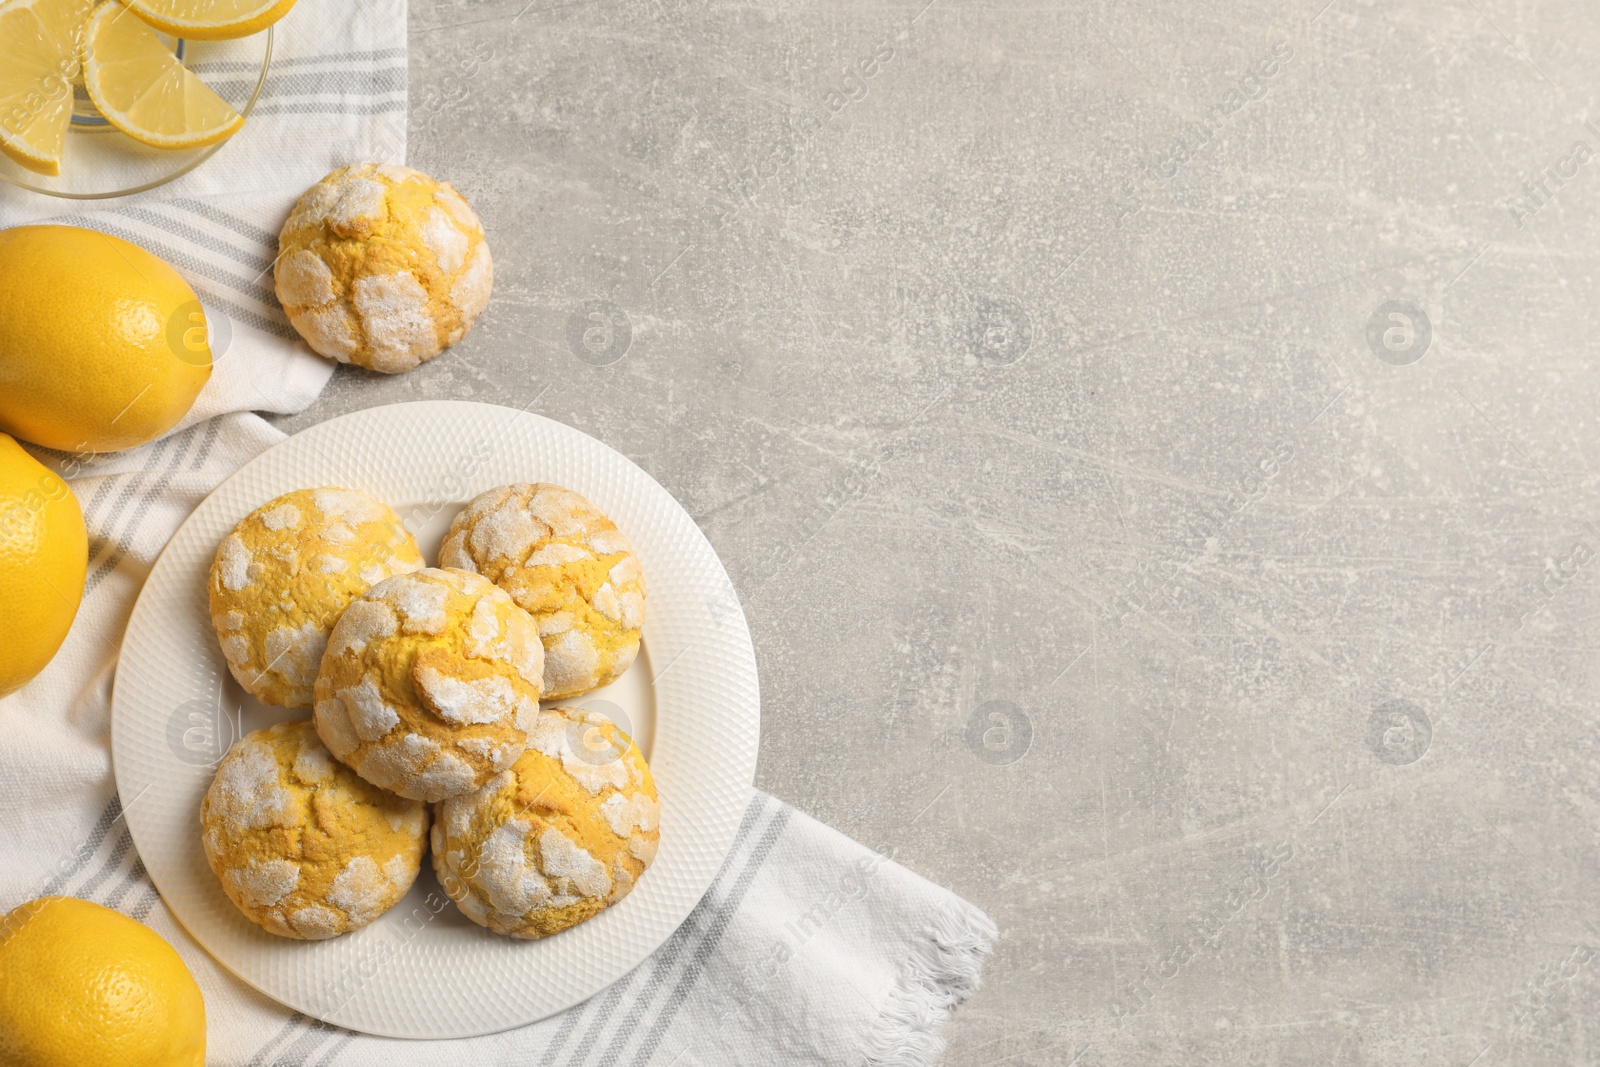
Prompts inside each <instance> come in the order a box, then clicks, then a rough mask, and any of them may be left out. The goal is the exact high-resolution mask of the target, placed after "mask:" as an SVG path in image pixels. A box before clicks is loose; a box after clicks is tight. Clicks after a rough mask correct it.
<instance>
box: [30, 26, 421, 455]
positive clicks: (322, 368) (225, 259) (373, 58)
mask: <svg viewBox="0 0 1600 1067" xmlns="http://www.w3.org/2000/svg"><path fill="white" fill-rule="evenodd" d="M406 5H407V0H359V2H352V0H300V3H299V4H297V5H296V6H295V8H294V10H293V11H291V12H290V13H289V15H288V16H287V17H286V18H285V19H284V20H283V21H281V22H279V23H278V25H277V26H276V27H275V28H274V40H275V46H274V51H273V61H272V66H271V70H270V72H269V75H268V79H267V84H266V86H265V88H264V89H263V91H262V95H261V99H260V102H259V103H258V104H257V105H256V109H255V111H254V112H253V113H252V114H251V115H250V119H249V121H248V122H247V123H246V124H245V127H244V129H243V130H241V131H240V132H239V133H238V134H237V135H236V136H235V137H234V138H233V139H232V140H230V141H229V142H228V143H227V144H226V145H224V146H223V148H222V149H221V150H220V151H219V152H218V153H217V154H216V155H215V156H213V157H212V158H211V159H209V160H207V161H206V162H205V163H204V164H202V165H201V166H200V167H199V168H198V169H196V170H195V171H193V172H192V173H190V174H187V175H185V176H184V177H182V178H179V179H178V180H177V181H175V182H173V183H171V184H169V185H165V186H162V187H160V188H158V189H153V190H151V191H150V192H148V193H143V194H140V195H138V196H132V197H125V198H122V199H118V200H113V201H88V202H83V203H75V202H73V201H67V200H59V199H55V198H52V197H47V196H43V195H40V194H38V193H33V192H27V191H24V190H21V189H17V188H14V187H12V186H9V185H5V184H0V228H6V227H10V226H17V225H21V224H24V223H35V222H51V223H62V224H66V225H71V226H82V227H86V228H89V229H94V230H99V231H101V232H104V233H109V234H112V235H115V236H117V237H122V238H125V239H127V240H129V241H132V242H133V243H134V244H137V245H140V246H141V247H143V248H145V249H146V250H148V251H150V252H152V253H154V254H155V255H157V256H160V257H161V258H162V259H164V260H166V261H167V262H168V263H171V264H172V265H173V266H174V267H177V268H178V269H179V270H180V271H182V272H183V274H184V275H185V277H186V278H188V280H189V283H190V284H191V285H192V286H193V287H194V289H195V293H196V295H198V296H199V298H200V301H201V303H202V304H203V305H204V307H205V315H206V319H207V320H209V325H210V327H211V339H212V347H213V353H214V355H215V356H216V359H217V363H216V371H215V372H214V373H213V375H212V378H211V381H210V382H209V383H208V384H207V386H206V388H205V390H204V391H203V392H202V393H201V395H200V399H199V400H198V402H197V403H196V404H195V406H194V409H193V410H192V411H191V412H190V413H189V416H188V418H186V419H185V420H184V422H183V423H182V424H181V425H180V427H179V429H184V428H187V427H188V426H192V425H194V424H196V423H199V422H203V421H204V420H206V419H209V418H211V417H213V416H215V415H218V414H222V413H225V412H230V411H273V412H292V411H299V410H302V409H303V408H305V407H306V405H308V404H309V403H311V401H312V399H314V398H315V397H316V395H317V394H318V393H319V392H320V391H321V390H322V387H323V386H324V385H325V384H327V381H328V378H329V376H330V375H331V374H332V373H333V365H332V364H331V363H329V362H328V361H327V360H324V359H320V358H318V357H316V356H315V355H313V354H312V353H311V352H310V350H309V349H307V348H306V347H305V346H304V345H301V344H299V343H298V339H297V338H296V336H295V332H294V329H293V328H292V327H291V326H290V325H289V321H288V319H287V318H286V317H285V316H284V314H283V309H282V308H280V307H279V306H278V302H277V299H276V298H275V297H274V295H273V278H272V267H273V261H274V257H276V255H277V253H278V228H279V226H280V225H281V224H282V222H283V220H284V219H285V218H286V217H287V216H288V214H289V209H290V207H291V206H293V204H294V202H295V200H296V199H297V198H298V197H299V196H300V195H301V194H302V193H303V192H305V190H306V189H308V188H309V187H310V186H311V185H313V184H314V183H315V182H317V181H318V180H319V179H321V178H322V177H323V175H325V174H327V173H328V172H329V171H331V170H334V169H336V168H338V167H342V166H345V165H346V164H349V163H359V162H379V163H403V162H404V161H405V153H406V107H407V84H408V77H407V73H408V72H407V67H406V64H407V57H408V50H407V43H406V15H407V6H406ZM257 47H259V46H258V45H254V44H252V45H250V46H249V49H250V50H253V49H255V48H257ZM244 48H246V46H244V45H240V44H233V43H229V42H221V43H218V44H212V45H203V46H201V49H200V52H199V53H198V55H199V58H198V59H197V61H196V62H195V63H194V64H193V66H194V69H195V70H196V71H197V72H198V73H200V75H201V76H202V77H203V78H205V79H206V80H207V81H208V82H210V83H211V84H213V85H215V86H217V87H218V88H223V87H224V86H223V83H225V82H227V81H229V80H232V79H241V78H242V79H248V80H249V81H250V82H251V84H252V85H253V84H254V81H255V79H256V77H257V76H258V74H257V72H259V69H260V67H259V62H252V61H245V60H242V59H238V58H230V56H231V52H230V50H239V49H244ZM97 136H100V135H97ZM103 136H108V137H120V136H121V134H115V133H112V134H105V135H103ZM67 162H68V163H69V164H70V162H71V160H70V158H69V159H68V161H67ZM108 187H115V186H114V184H113V185H110V186H108ZM196 325H199V324H198V323H197V324H196Z"/></svg>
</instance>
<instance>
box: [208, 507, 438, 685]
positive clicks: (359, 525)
mask: <svg viewBox="0 0 1600 1067" xmlns="http://www.w3.org/2000/svg"><path fill="white" fill-rule="evenodd" d="M422 566H423V560H422V552H421V550H419V549H418V548H417V541H416V538H414V537H412V536H411V533H410V532H409V531H408V530H407V529H406V528H405V526H404V525H403V524H402V523H401V522H400V517H399V516H398V515H396V514H395V513H394V511H393V510H392V509H390V508H389V506H388V505H387V504H383V503H381V502H379V501H377V500H374V499H373V498H372V497H370V496H368V495H367V494H365V493H362V492H358V491H356V490H354V489H340V488H337V487H328V488H322V489H301V490H297V491H295V492H293V493H287V494H285V495H283V496H280V497H278V498H277V499H276V500H273V501H270V502H269V503H267V504H265V505H263V506H262V507H259V508H257V509H256V510H255V511H252V512H251V513H250V514H249V515H247V516H246V517H245V519H244V521H242V522H240V523H239V525H237V526H235V527H234V528H233V531H232V532H231V533H229V534H228V536H227V537H225V538H223V540H222V544H221V545H219V546H218V547H217V555H216V559H215V561H214V562H213V563H212V565H211V577H210V581H209V583H208V587H209V591H210V600H211V621H212V623H213V625H214V626H215V627H216V630H217V638H218V640H219V641H220V642H221V644H222V654H223V656H224V657H225V658H226V659H227V661H228V669H229V670H230V671H231V672H232V673H233V676H234V678H236V679H238V681H239V684H240V685H242V686H244V688H245V690H246V691H248V692H249V693H250V694H251V695H252V696H254V697H256V698H257V699H258V700H261V701H263V702H265V703H267V704H278V705H282V706H284V707H291V708H303V707H310V706H311V702H312V687H313V685H314V683H315V682H316V680H317V670H318V668H319V666H320V665H321V663H322V652H323V648H324V646H325V645H326V644H327V641H328V634H329V632H330V631H332V629H333V624H334V622H335V621H336V620H337V619H338V618H339V614H340V612H342V611H344V609H345V607H346V606H347V605H348V604H349V603H350V602H351V601H352V600H354V599H355V598H356V597H358V596H360V595H361V594H362V593H364V592H366V591H367V589H368V588H369V587H370V586H372V585H374V584H376V583H377V582H381V581H383V580H384V579H385V578H388V577H390V576H391V575H395V574H406V573H409V572H411V571H415V570H420V569H421V568H422Z"/></svg>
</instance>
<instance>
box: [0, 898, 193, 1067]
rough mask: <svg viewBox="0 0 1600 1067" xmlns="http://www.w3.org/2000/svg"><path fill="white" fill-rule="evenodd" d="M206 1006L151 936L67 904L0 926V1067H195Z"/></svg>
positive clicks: (17, 915)
mask: <svg viewBox="0 0 1600 1067" xmlns="http://www.w3.org/2000/svg"><path fill="white" fill-rule="evenodd" d="M205 1062H206V1006H205V1001H204V1000H203V999H202V998H201V995H200V987H199V986H198V985H197V984H195V980H194V976H193V975H192V974H190V973H189V968H188V967H186V966H184V963H183V960H182V959H181V958H180V957H179V956H178V954H177V952H175V951H173V948H172V946H171V945H169V944H167V943H166V942H165V941H163V940H162V939H161V937H160V935H158V934H157V933H156V932H155V931H154V930H152V929H150V928H149V927H148V926H145V925H144V924H143V923H139V922H135V921H133V920H132V919H129V918H127V917H126V916H124V915H121V914H119V913H118V912H114V911H112V910H111V909H110V908H102V907H101V906H100V905H98V904H92V903H90V902H89V901H87V900H78V899H76V898H74V897H43V898H41V899H39V900H31V901H29V902H28V903H26V904H23V905H21V906H20V907H18V908H16V909H15V910H14V911H12V912H11V913H10V914H9V915H7V916H6V917H5V918H4V919H0V1067H68V1065H71V1067H82V1065H84V1064H91V1063H94V1064H102V1063H103V1064H107V1065H111V1064H117V1065H126V1067H204V1065H205Z"/></svg>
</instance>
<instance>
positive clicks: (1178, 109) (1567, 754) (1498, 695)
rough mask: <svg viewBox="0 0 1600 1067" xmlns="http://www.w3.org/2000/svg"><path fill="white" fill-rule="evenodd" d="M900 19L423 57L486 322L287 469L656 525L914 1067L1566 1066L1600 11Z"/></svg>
mask: <svg viewBox="0 0 1600 1067" xmlns="http://www.w3.org/2000/svg"><path fill="white" fill-rule="evenodd" d="M925 3H926V0H912V2H909V3H891V2H887V0H848V2H839V3H814V2H799V3H780V2H777V0H611V2H605V3H598V2H585V0H568V2H561V0H532V2H529V0H470V2H469V0H412V13H411V20H412V28H411V45H412V49H413V65H412V76H413V79H412V84H413V95H412V119H411V123H412V125H411V132H412V148H411V160H412V162H413V164H414V165H416V166H418V167H421V168H423V169H426V170H429V171H431V172H434V173H436V174H438V175H439V176H440V177H445V178H449V179H450V180H452V181H454V182H455V183H456V184H458V185H459V186H460V187H461V188H462V190H463V191H464V192H465V193H466V194H467V195H468V196H469V197H470V198H471V199H472V201H473V203H474V204H475V205H476V206H477V208H478V209H479V211H480V212H481V213H482V215H483V217H484V219H485V222H486V224H487V225H488V227H489V228H490V230H491V231H492V232H491V240H492V241H493V245H494V249H495V253H496V258H497V260H498V265H499V281H498V287H497V290H496V293H495V301H494V303H493V305H492V306H491V308H490V310H489V312H488V314H487V315H486V316H485V317H484V319H483V320H482V321H481V322H480V324H479V326H478V328H477V329H476V331H475V332H474V333H473V334H472V335H471V337H469V338H468V339H467V341H466V342H465V343H464V344H463V345H461V346H460V347H459V348H458V349H456V350H455V351H453V352H451V353H449V354H447V355H446V356H444V357H443V358H441V359H439V360H438V361H436V362H434V363H432V364H430V365H428V366H426V367H424V368H422V369H420V370H418V371H416V372H414V373H412V374H409V375H406V376H404V377H400V378H394V379H381V378H378V377H375V376H372V375H367V374H363V373H354V372H348V371H347V370H345V369H342V370H341V371H340V373H339V375H338V377H336V379H335V380H334V382H333V384H332V386H331V387H330V388H329V389H328V391H327V393H326V394H325V395H324V396H323V398H322V399H321V400H320V401H319V402H318V403H317V404H316V405H315V406H314V407H313V408H312V409H311V410H310V411H308V412H306V413H305V414H304V415H302V416H299V417H296V418H290V419H282V420H279V422H280V424H281V425H282V426H283V427H284V428H285V429H289V430H293V429H296V428H299V427H303V426H307V425H309V424H311V423H314V422H316V421H318V420H321V419H325V418H328V417H330V416H332V415H336V414H339V413H342V412H345V411H348V410H351V409H354V408H360V407H365V406H369V405H374V404H385V403H391V402H395V401H402V400H411V399H422V398H435V397H456V398H467V399H477V400H485V401H494V402H499V403H507V404H513V405H518V406H521V405H524V404H527V403H529V402H532V403H533V404H534V408H535V410H538V411H540V412H543V413H545V414H547V415H549V416H551V417H553V418H556V419H560V420H562V421H565V422H568V423H571V424H572V425H574V426H577V427H579V428H580V429H583V430H585V431H587V432H589V433H592V434H594V435H596V436H598V437H600V438H601V439H603V440H605V441H607V442H609V443H610V444H612V445H614V446H615V447H617V448H619V449H621V450H622V451H623V452H625V453H627V454H628V455H630V456H632V457H633V458H634V459H635V460H637V461H638V462H639V463H640V464H641V465H643V466H644V468H645V469H646V470H648V471H650V472H651V473H652V474H653V475H655V476H656V477H657V478H658V479H660V480H661V481H662V482H663V483H664V484H665V485H666V486H667V487H668V488H669V489H670V490H671V491H672V492H673V493H674V494H676V496H677V497H678V498H679V499H680V500H681V501H683V503H684V504H685V506H686V507H688V509H689V510H690V511H691V512H692V513H693V514H694V516H695V517H696V519H697V520H698V521H699V522H700V524H701V525H702V526H703V527H704V529H705V531H706V534H707V535H708V536H709V537H710V539H711V540H712V542H713V543H714V544H715V545H716V547H717V550H718V551H719V552H720V553H721V554H722V557H723V559H724V560H725V561H726V562H727V565H728V568H729V570H730V572H731V573H732V576H733V579H734V582H735V584H736V586H737V588H738V591H739V594H740V597H741V598H742V601H743V604H744V608H745V610H746V612H747V613H748V615H749V618H750V622H751V626H752V628H753V630H754V634H755V643H756V650H757V653H758V655H759V658H760V667H761V676H762V683H763V688H764V693H765V715H766V718H765V731H764V737H763V743H762V752H761V767H760V772H759V784H760V786H761V787H762V788H764V789H766V790H769V791H770V792H772V793H775V794H777V795H778V796H780V797H782V798H784V799H786V800H788V801H790V802H792V803H794V804H796V805H797V806H799V807H800V808H802V809H804V810H806V811H808V812H810V813H812V814H814V815H816V816H817V817H819V818H821V819H823V820H825V821H827V822H829V823H831V824H833V825H835V826H837V827H839V828H840V829H842V830H844V831H845V832H847V833H849V834H851V835H853V836H856V837H858V838H860V839H862V840H864V841H867V842H869V843H871V844H889V845H892V846H893V847H894V848H895V850H896V853H895V854H896V856H897V857H898V858H899V859H900V860H901V861H902V862H903V863H905V864H907V865H909V866H910V867H911V868H913V869H915V870H917V871H919V872H921V873H922V874H924V875H926V876H927V877H928V878H930V879H933V880H935V881H938V882H941V883H943V884H945V885H948V886H950V887H952V888H953V889H955V890H956V891H957V892H959V893H961V894H963V895H965V896H966V897H968V898H969V899H971V900H973V901H975V902H976V903H978V904H979V905H981V906H982V907H984V908H985V909H987V910H988V911H989V912H990V913H991V914H992V915H993V916H994V917H995V919H996V920H997V922H998V923H999V925H1000V927H1001V929H1002V931H1003V939H1002V941H1001V943H1000V945H999V947H998V950H997V952H996V955H995V957H994V959H993V960H992V961H991V962H990V964H989V967H988V969H987V972H986V980H985V985H984V988H983V990H982V992H981V993H980V994H978V995H977V996H976V997H975V998H974V999H973V1000H971V1001H970V1002H969V1003H968V1004H967V1006H966V1007H965V1008H964V1009H963V1010H962V1011H961V1012H959V1013H958V1015H957V1016H956V1018H955V1020H954V1022H953V1023H952V1025H951V1027H950V1029H949V1038H950V1050H949V1053H948V1062H949V1063H951V1064H963V1065H966V1064H973V1065H976V1064H996V1063H1010V1064H1016V1065H1018V1067H1023V1065H1043V1064H1071V1063H1080V1064H1083V1065H1085V1067H1091V1065H1099V1064H1110V1065H1130V1067H1131V1065H1147V1064H1156V1065H1167V1064H1172V1065H1177V1064H1183V1065H1189V1064H1228V1065H1234V1064H1282V1065H1298V1064H1305V1065H1316V1064H1326V1065H1337V1067H1346V1065H1354V1064H1407V1065H1423V1064H1428V1065H1446V1064H1455V1065H1462V1067H1465V1065H1468V1064H1473V1065H1475V1067H1490V1065H1496V1064H1536V1063H1537V1064H1546V1063H1549V1064H1580V1063H1583V1064H1593V1063H1597V1062H1600V1027H1597V1024H1596V1021H1595V1020H1596V1019H1597V1018H1600V959H1597V958H1596V956H1597V955H1600V900H1597V899H1595V890H1596V887H1597V886H1600V837H1597V835H1600V729H1597V727H1596V718H1597V716H1596V706H1595V705H1596V697H1597V695H1600V666H1597V656H1596V646H1597V644H1600V638H1597V636H1596V634H1597V628H1600V565H1596V562H1595V560H1596V554H1597V553H1600V527H1597V526H1596V525H1595V524H1596V523H1600V466H1597V465H1600V436H1597V433H1596V427H1595V422H1594V413H1595V411H1596V409H1597V405H1600V368H1597V366H1596V360H1595V351H1596V347H1597V342H1596V340H1595V338H1596V326H1597V321H1596V320H1597V315H1596V312H1595V307H1596V297H1597V296H1600V256H1597V253H1596V248H1595V240H1594V239H1595V237H1596V236H1597V235H1600V159H1597V158H1596V157H1597V156H1600V108H1597V101H1596V96H1595V87H1594V84H1593V83H1594V73H1595V70H1596V67H1597V63H1600V28H1597V26H1596V23H1595V19H1594V10H1593V5H1592V0H1543V2H1540V0H1438V2H1427V3H1424V2H1420V0H1333V2H1332V3H1328V0H1276V2H1269V0H1196V2H1194V3H1179V2H1177V0H1085V2H1067V0H1061V2H1032V3H1009V4H1001V3H985V2H979V0H934V2H932V3H927V4H926V6H924V4H925ZM1324 5H1326V6H1324ZM1591 119H1594V121H1593V122H1592V123H1591V122H1590V120H1591Z"/></svg>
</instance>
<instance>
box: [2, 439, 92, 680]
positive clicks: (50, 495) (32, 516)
mask: <svg viewBox="0 0 1600 1067" xmlns="http://www.w3.org/2000/svg"><path fill="white" fill-rule="evenodd" d="M88 563H89V537H88V534H87V532H86V531H85V530H84V527H83V512H82V511H81V510H80V509H79V507H78V498H77V497H75V496H73V495H72V490H71V489H70V488H68V486H67V483H66V482H64V481H62V480H61V478H60V477H59V476H58V475H57V474H55V473H54V472H53V471H51V470H50V469H49V468H47V467H46V466H44V464H42V463H40V462H39V461H38V460H36V459H34V458H33V457H32V456H30V455H28V453H26V452H24V451H23V450H22V446H21V445H19V444H17V442H16V441H14V440H12V439H11V438H9V437H7V436H6V435H5V434H3V433H0V696H5V695H6V694H7V693H10V692H13V691H14V690H16V689H20V688H21V687H22V686H23V685H25V684H26V683H27V682H28V681H29V680H30V679H31V678H32V677H33V676H34V675H36V674H38V673H39V672H40V671H42V670H44V668H45V665H46V664H47V663H49V662H50V658H51V657H52V656H54V655H55V654H56V650H57V649H58V648H60V647H61V642H62V641H64V640H66V637H67V631H68V630H69V629H71V627H72V618H73V616H74V615H76V614H77V613H78V600H79V599H80V598H81V597H82V596H83V577H84V571H85V569H86V568H87V567H88Z"/></svg>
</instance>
